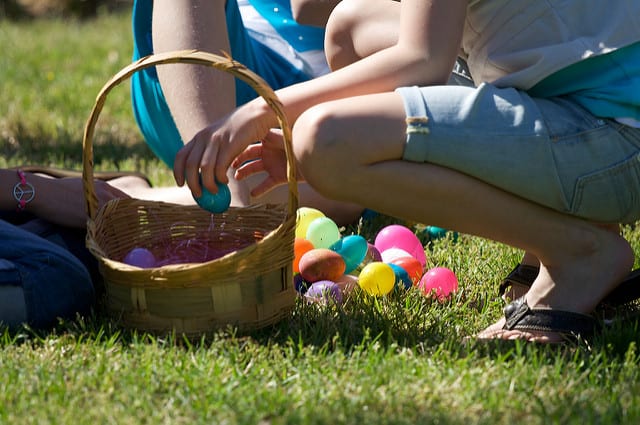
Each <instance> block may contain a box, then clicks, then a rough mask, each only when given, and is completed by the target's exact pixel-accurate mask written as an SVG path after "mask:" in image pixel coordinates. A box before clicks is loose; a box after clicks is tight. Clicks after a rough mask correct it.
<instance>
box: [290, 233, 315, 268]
mask: <svg viewBox="0 0 640 425" xmlns="http://www.w3.org/2000/svg"><path fill="white" fill-rule="evenodd" d="M312 249H313V244H312V243H311V242H310V241H309V240H308V239H305V238H295V240H294V242H293V272H294V273H299V272H300V259H301V258H302V256H303V255H304V254H306V253H307V252H309V251H311V250H312Z"/></svg>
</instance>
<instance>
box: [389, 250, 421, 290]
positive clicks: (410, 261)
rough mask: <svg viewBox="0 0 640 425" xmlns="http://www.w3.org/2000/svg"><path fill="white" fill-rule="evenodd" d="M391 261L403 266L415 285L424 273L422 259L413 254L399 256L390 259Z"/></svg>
mask: <svg viewBox="0 0 640 425" xmlns="http://www.w3.org/2000/svg"><path fill="white" fill-rule="evenodd" d="M390 263H391V264H395V265H397V266H400V267H402V268H403V269H404V270H405V271H406V272H407V275H408V276H409V278H410V279H411V282H412V283H413V285H417V284H418V282H420V278H421V277H422V275H423V274H424V267H422V264H421V263H420V261H418V260H417V259H416V258H414V257H411V256H406V257H399V258H396V259H394V260H393V261H390Z"/></svg>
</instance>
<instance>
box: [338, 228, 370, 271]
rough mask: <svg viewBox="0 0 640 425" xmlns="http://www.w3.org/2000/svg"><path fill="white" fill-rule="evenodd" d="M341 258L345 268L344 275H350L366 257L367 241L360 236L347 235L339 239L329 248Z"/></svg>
mask: <svg viewBox="0 0 640 425" xmlns="http://www.w3.org/2000/svg"><path fill="white" fill-rule="evenodd" d="M329 249H331V250H333V251H335V252H337V253H338V254H340V255H341V256H342V258H343V259H344V262H345V265H346V268H345V271H344V272H345V273H351V272H352V271H353V270H355V269H356V267H358V266H359V265H360V263H362V260H364V257H365V255H367V240H366V239H365V238H363V237H362V236H360V235H349V236H345V237H343V238H341V239H339V240H338V241H337V242H336V243H334V244H333V245H331V247H330V248H329Z"/></svg>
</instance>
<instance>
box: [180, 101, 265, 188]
mask: <svg viewBox="0 0 640 425" xmlns="http://www.w3.org/2000/svg"><path fill="white" fill-rule="evenodd" d="M265 108H266V105H265V103H264V102H255V101H254V102H250V103H248V104H246V105H244V106H242V107H240V108H237V109H236V110H234V111H233V112H232V113H231V114H229V115H227V116H226V117H223V118H222V119H220V120H218V121H216V122H214V123H213V124H211V125H209V126H208V127H206V128H204V129H203V130H201V131H199V132H198V133H197V134H196V135H195V136H194V137H193V139H191V140H190V141H189V142H188V143H187V144H186V145H185V146H184V147H183V148H182V149H180V150H179V151H178V153H177V154H176V158H175V161H174V165H173V176H174V178H175V180H176V184H177V185H178V186H183V185H184V184H185V182H186V183H187V185H188V186H189V188H190V189H191V193H192V194H193V196H194V197H200V196H201V195H202V187H201V186H200V182H201V181H202V185H203V186H204V187H205V188H206V189H207V190H208V191H209V192H211V193H213V194H215V193H218V188H217V185H216V182H219V183H223V184H227V183H228V182H229V178H228V177H227V170H228V169H229V167H230V166H231V164H232V162H233V161H234V159H235V158H236V157H237V156H238V155H240V154H241V153H243V152H244V150H245V149H246V148H247V147H248V146H249V145H251V144H253V143H255V142H256V141H257V140H265V139H267V138H268V137H269V133H270V129H271V128H272V127H275V126H276V125H277V122H276V119H275V117H274V114H273V113H272V112H271V111H270V110H268V108H266V109H265ZM271 187H273V186H271Z"/></svg>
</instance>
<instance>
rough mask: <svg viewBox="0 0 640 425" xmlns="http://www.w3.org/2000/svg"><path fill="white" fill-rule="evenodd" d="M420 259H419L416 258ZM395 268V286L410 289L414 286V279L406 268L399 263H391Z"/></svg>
mask: <svg viewBox="0 0 640 425" xmlns="http://www.w3.org/2000/svg"><path fill="white" fill-rule="evenodd" d="M416 261H418V260H416ZM389 265H390V266H391V268H392V269H393V273H394V274H395V275H396V281H395V287H396V288H398V289H409V288H411V287H412V286H413V281H412V280H411V278H410V277H409V274H408V273H407V271H406V270H405V269H403V268H402V267H400V266H398V265H397V264H393V263H389Z"/></svg>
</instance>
